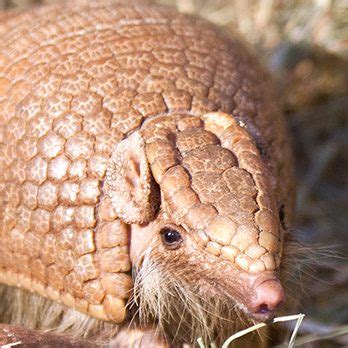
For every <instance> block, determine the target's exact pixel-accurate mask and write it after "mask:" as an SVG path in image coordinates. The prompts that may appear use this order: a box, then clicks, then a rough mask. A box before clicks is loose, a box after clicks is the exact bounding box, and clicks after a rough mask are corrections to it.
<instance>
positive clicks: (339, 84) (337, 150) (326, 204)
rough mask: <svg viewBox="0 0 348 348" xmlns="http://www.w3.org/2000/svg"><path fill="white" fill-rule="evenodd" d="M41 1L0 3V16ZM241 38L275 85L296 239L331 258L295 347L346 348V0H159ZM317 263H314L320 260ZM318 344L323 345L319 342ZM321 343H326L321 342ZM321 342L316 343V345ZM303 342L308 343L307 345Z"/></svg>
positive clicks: (319, 272)
mask: <svg viewBox="0 0 348 348" xmlns="http://www.w3.org/2000/svg"><path fill="white" fill-rule="evenodd" d="M40 2H53V1H39V0H34V1H33V0H16V1H15V0H13V1H9V0H0V9H1V8H9V7H17V6H28V5H30V4H37V3H40ZM157 2H160V3H163V4H169V5H172V6H176V7H177V8H178V9H179V10H180V11H183V12H187V13H193V14H198V15H200V16H203V17H205V18H207V19H209V20H210V21H212V22H214V23H216V24H218V25H221V26H223V27H225V28H226V30H238V31H240V32H241V34H243V35H244V36H245V38H246V40H247V41H248V42H249V43H250V45H251V46H252V47H253V48H254V50H256V52H257V54H258V55H259V56H260V57H261V59H262V60H263V61H264V64H265V65H267V66H268V68H269V69H270V70H271V71H272V73H273V75H274V78H275V80H276V82H277V84H278V87H279V91H280V95H281V96H282V103H283V109H284V113H285V115H286V117H287V120H288V124H289V129H290V130H291V133H292V137H293V144H294V150H295V157H296V173H297V181H298V195H297V217H296V225H295V226H294V231H295V233H296V234H297V235H298V237H299V239H300V240H301V241H303V242H304V243H306V244H309V245H314V244H315V245H319V246H322V247H325V248H326V251H327V250H332V251H334V253H335V255H336V256H335V257H329V258H325V259H322V258H321V257H320V260H318V261H319V263H320V264H321V265H320V266H319V267H317V268H315V269H313V270H312V271H311V280H310V283H309V285H308V286H307V288H306V289H305V290H304V293H303V295H302V297H303V301H302V307H301V312H302V313H305V314H306V319H305V321H304V323H303V324H302V325H301V328H300V335H299V338H298V340H297V344H296V346H297V345H299V346H301V347H343V346H345V347H347V346H348V259H347V258H348V252H347V249H348V185H347V184H348V182H347V181H348V147H347V145H348V128H347V122H348V114H347V110H348V93H347V92H348V64H347V59H348V50H347V48H348V37H347V34H348V28H347V22H346V23H345V22H344V20H347V18H348V6H347V2H346V1H345V0H303V1H302V0H293V1H285V0H283V1H282V0H259V1H256V0H196V1H195V0H159V1H157ZM318 259H319V257H318ZM320 337H321V338H320ZM325 337H327V338H326V339H325ZM319 338H320V339H319ZM306 342H307V343H306Z"/></svg>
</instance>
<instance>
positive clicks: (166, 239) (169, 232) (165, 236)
mask: <svg viewBox="0 0 348 348" xmlns="http://www.w3.org/2000/svg"><path fill="white" fill-rule="evenodd" d="M161 238H162V243H163V244H164V245H165V246H166V247H167V248H168V249H176V248H178V247H179V245H180V244H181V242H182V237H181V234H180V233H179V232H178V231H177V230H174V229H173V228H171V227H164V228H162V230H161Z"/></svg>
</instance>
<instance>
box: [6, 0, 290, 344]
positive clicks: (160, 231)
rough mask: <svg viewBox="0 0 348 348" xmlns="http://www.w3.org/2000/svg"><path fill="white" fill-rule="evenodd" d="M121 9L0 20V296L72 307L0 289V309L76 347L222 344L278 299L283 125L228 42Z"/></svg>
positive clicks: (263, 87)
mask: <svg viewBox="0 0 348 348" xmlns="http://www.w3.org/2000/svg"><path fill="white" fill-rule="evenodd" d="M120 3H121V4H119V1H112V0H110V1H109V0H104V1H100V2H98V3H97V4H91V3H90V2H87V1H84V0H79V1H77V2H76V3H74V4H72V3H67V4H65V5H53V6H47V7H42V8H38V9H35V10H31V11H29V12H25V13H22V14H21V13H18V14H16V13H12V14H10V15H9V16H8V17H7V20H4V21H2V22H1V24H0V35H1V39H2V40H1V41H0V171H1V172H2V173H3V175H2V176H1V178H0V190H1V191H0V192H1V195H0V239H1V242H2V243H1V244H0V282H1V283H4V284H7V285H9V286H15V287H21V288H22V289H24V290H29V291H31V292H33V293H36V294H39V295H40V296H42V297H46V298H48V299H50V300H52V301H54V302H58V303H61V304H63V305H65V306H67V307H68V308H70V309H64V308H65V307H62V306H60V307H59V306H58V305H55V304H52V307H48V306H47V305H46V302H45V304H44V302H43V300H41V299H38V298H37V297H35V296H32V297H30V299H28V300H26V301H24V300H23V303H21V305H20V306H18V308H19V309H16V308H15V307H16V306H15V305H14V303H15V302H16V301H14V300H11V294H10V293H9V292H6V294H7V295H6V296H7V298H6V301H4V303H5V304H4V305H3V308H1V311H0V312H1V313H6V316H4V317H5V318H6V320H7V321H8V322H12V323H17V324H22V323H24V322H26V321H25V319H24V318H25V317H26V315H27V316H32V318H37V319H35V320H34V319H33V324H32V328H47V326H45V323H43V322H42V320H41V319H40V318H43V317H45V314H44V313H42V311H46V310H47V311H49V312H50V313H52V312H54V313H55V315H54V319H52V325H48V324H47V325H48V326H53V327H55V328H56V327H58V328H59V330H60V331H69V330H71V331H73V332H74V333H75V335H77V336H78V335H81V336H85V335H87V336H88V335H89V334H92V333H93V334H96V333H97V334H98V333H100V331H98V330H100V327H101V325H102V324H100V323H101V322H102V323H104V322H112V323H113V326H112V325H111V327H112V328H115V327H116V324H119V325H123V324H124V325H128V323H129V322H130V321H131V317H132V315H134V320H132V321H131V323H132V324H133V323H137V324H138V325H140V327H141V328H150V330H152V328H153V326H154V324H155V325H158V326H159V328H160V332H161V334H162V335H164V336H166V337H167V338H168V340H171V339H173V338H175V340H176V341H177V342H185V341H194V340H195V339H196V338H197V337H199V336H203V337H204V338H206V339H214V338H215V337H216V336H219V338H220V339H222V338H223V337H224V335H229V334H231V333H233V332H234V331H235V330H237V329H238V328H240V327H242V326H243V325H246V324H249V323H250V322H251V321H265V320H269V319H270V318H272V317H273V316H274V315H275V313H276V309H277V308H278V307H279V306H281V304H282V303H283V302H284V300H285V294H284V290H283V287H282V285H281V283H280V280H279V272H280V270H281V266H282V253H283V240H284V234H285V232H286V231H285V230H286V229H287V227H288V226H289V225H290V224H291V219H292V211H293V192H294V190H293V177H292V161H291V151H290V147H289V143H288V136H287V133H286V131H285V126H284V120H283V118H282V115H281V114H280V111H279V109H278V107H277V103H276V96H275V93H274V92H273V88H272V84H271V83H270V81H269V77H268V76H267V74H266V73H265V72H264V71H263V70H262V68H260V66H259V64H258V63H257V61H256V60H255V59H254V58H252V57H251V55H250V54H249V53H248V52H247V50H246V49H245V47H244V46H243V44H242V43H241V42H240V40H239V39H237V38H228V37H226V36H225V35H224V34H222V33H221V32H219V30H218V29H217V28H215V27H214V26H212V25H210V24H208V23H206V22H204V21H202V20H200V19H197V18H191V17H188V16H184V15H182V14H179V13H177V12H176V11H174V10H172V9H167V8H164V7H160V6H146V5H142V4H140V3H138V4H128V3H127V2H122V1H121V2H120ZM133 286H134V287H133ZM15 293H16V294H17V290H16V291H13V296H14V297H15V296H17V295H15ZM21 296H22V295H21ZM23 296H24V295H23ZM17 299H18V296H17ZM30 301H31V302H30ZM29 302H30V306H29V305H27V303H29ZM38 302H40V306H39V305H38ZM6 303H8V305H7V304H6ZM47 303H51V302H47ZM127 303H128V306H127V307H126V305H127ZM6 306H8V307H6ZM26 306H27V307H26ZM9 308H10V309H11V311H12V312H11V311H9ZM28 308H30V311H29V309H28ZM42 308H44V309H42ZM47 308H50V309H47ZM52 308H54V310H53V309H52ZM59 308H60V309H59ZM34 311H36V312H35V313H36V314H35V313H34ZM40 311H41V312H40ZM76 311H78V312H81V313H85V314H86V315H85V316H82V314H78V313H77V312H76ZM28 312H30V313H28ZM1 313H0V314H1ZM8 313H17V314H13V315H11V314H8ZM25 313H26V314H25ZM1 315H3V314H1ZM18 318H23V319H20V320H18ZM88 318H96V319H97V320H95V321H93V319H88ZM15 319H16V320H15ZM4 320H5V319H4ZM50 320H51V318H50ZM29 322H30V321H29ZM67 323H68V324H67ZM77 327H78V329H77ZM120 327H121V326H120ZM109 328H110V327H109ZM112 330H113V329H111V331H112ZM116 331H117V330H116ZM223 331H224V334H222V332H223ZM155 332H156V330H154V337H155V336H156V334H155ZM113 334H114V333H113Z"/></svg>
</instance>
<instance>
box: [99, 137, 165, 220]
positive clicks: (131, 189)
mask: <svg viewBox="0 0 348 348" xmlns="http://www.w3.org/2000/svg"><path fill="white" fill-rule="evenodd" d="M104 190H105V191H104V192H105V193H106V194H107V195H108V196H109V197H110V199H111V201H112V205H113V207H114V209H115V211H116V213H117V215H118V217H119V218H120V219H121V220H123V221H124V222H126V223H136V224H141V223H146V222H150V221H151V220H153V219H154V217H155V214H156V211H157V209H158V206H159V204H160V195H159V188H158V186H157V184H156V183H155V180H154V178H153V176H152V173H151V170H150V166H149V164H148V161H147V158H146V153H145V142H144V139H143V138H142V136H141V134H140V132H139V131H138V132H135V133H133V134H131V135H130V136H129V137H128V138H126V139H124V140H122V141H121V142H120V143H118V144H117V145H116V148H115V150H114V152H113V154H112V156H111V158H110V160H109V163H108V167H107V171H106V181H105V185H104Z"/></svg>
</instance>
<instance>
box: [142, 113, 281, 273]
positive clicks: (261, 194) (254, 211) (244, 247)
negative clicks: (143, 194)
mask: <svg viewBox="0 0 348 348" xmlns="http://www.w3.org/2000/svg"><path fill="white" fill-rule="evenodd" d="M142 134H143V137H144V140H145V144H146V155H147V159H148V161H149V163H150V167H151V171H152V174H153V176H154V178H155V180H156V182H157V183H158V184H159V186H160V189H161V196H162V205H163V206H165V209H166V210H167V212H168V214H169V215H170V217H171V218H172V219H173V221H174V222H175V223H177V224H180V225H182V226H183V227H185V228H186V229H188V230H190V231H192V233H193V234H194V236H195V238H196V240H197V242H198V243H199V244H200V245H201V246H203V247H204V248H205V250H206V251H207V252H209V253H212V254H214V255H216V256H218V257H222V258H224V259H226V260H229V261H231V262H233V263H235V264H236V265H237V266H238V267H240V268H241V269H243V270H245V271H248V272H251V273H259V272H263V271H265V270H274V269H276V268H277V267H278V266H279V263H280V254H281V244H282V235H281V226H280V222H279V218H278V216H277V215H276V213H275V212H276V211H277V208H276V201H275V198H274V196H273V190H272V187H271V183H270V182H269V175H268V174H269V173H268V171H267V169H266V167H265V165H264V163H263V161H262V158H261V156H260V154H259V151H258V149H257V147H256V145H255V143H254V141H253V139H252V137H251V136H250V134H249V133H248V131H247V130H246V129H245V128H244V127H243V125H241V124H239V123H238V122H237V121H236V119H235V118H234V117H232V116H230V115H227V114H224V113H209V114H205V115H203V116H202V117H197V116H190V115H180V114H177V115H172V116H171V117H168V116H166V117H158V118H156V119H152V120H149V121H148V122H146V123H145V124H144V125H143V127H142Z"/></svg>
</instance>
